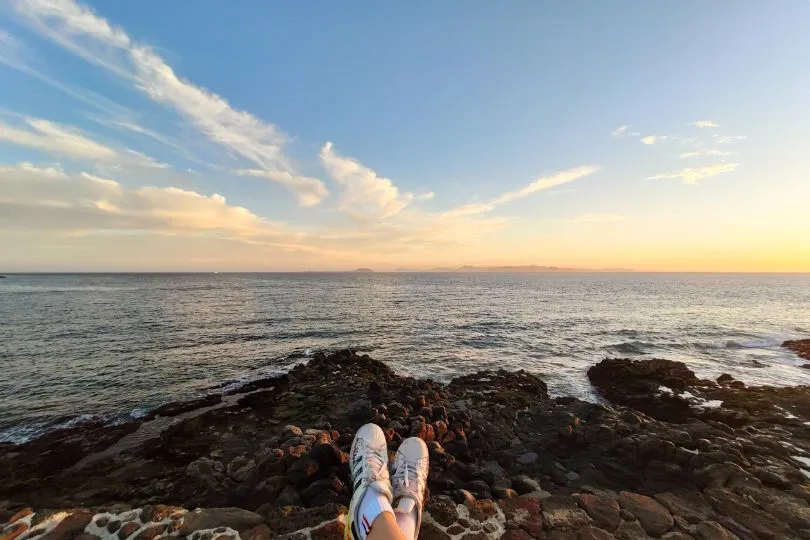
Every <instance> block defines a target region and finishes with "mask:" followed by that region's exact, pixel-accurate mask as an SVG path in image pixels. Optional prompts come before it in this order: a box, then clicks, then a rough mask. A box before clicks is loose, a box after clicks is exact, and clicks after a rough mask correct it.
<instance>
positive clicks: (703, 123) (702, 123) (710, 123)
mask: <svg viewBox="0 0 810 540" xmlns="http://www.w3.org/2000/svg"><path fill="white" fill-rule="evenodd" d="M688 125H690V126H693V127H696V128H701V129H706V128H716V127H719V126H718V125H717V122H715V121H714V120H695V121H694V122H689V124H688Z"/></svg>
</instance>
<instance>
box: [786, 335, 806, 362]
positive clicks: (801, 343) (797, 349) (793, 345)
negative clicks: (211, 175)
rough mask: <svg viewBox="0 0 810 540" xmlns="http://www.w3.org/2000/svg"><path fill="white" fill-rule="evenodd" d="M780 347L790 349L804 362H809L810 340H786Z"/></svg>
mask: <svg viewBox="0 0 810 540" xmlns="http://www.w3.org/2000/svg"><path fill="white" fill-rule="evenodd" d="M782 347H785V348H788V349H790V350H791V351H793V352H794V353H796V354H797V355H798V356H799V357H801V358H804V359H805V360H810V339H794V340H788V341H785V342H784V343H782ZM802 367H804V366H802Z"/></svg>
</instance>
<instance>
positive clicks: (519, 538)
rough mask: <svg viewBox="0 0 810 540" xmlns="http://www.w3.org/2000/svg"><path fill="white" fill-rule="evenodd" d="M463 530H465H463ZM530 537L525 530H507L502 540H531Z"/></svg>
mask: <svg viewBox="0 0 810 540" xmlns="http://www.w3.org/2000/svg"><path fill="white" fill-rule="evenodd" d="M462 530H463V529H462ZM531 539H532V536H530V535H529V534H528V533H527V532H526V531H524V530H523V529H506V532H504V533H503V535H502V536H501V540H531Z"/></svg>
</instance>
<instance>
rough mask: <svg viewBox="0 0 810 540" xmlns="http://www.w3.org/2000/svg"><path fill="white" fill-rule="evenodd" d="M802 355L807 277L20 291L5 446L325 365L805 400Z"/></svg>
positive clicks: (451, 278)
mask: <svg viewBox="0 0 810 540" xmlns="http://www.w3.org/2000/svg"><path fill="white" fill-rule="evenodd" d="M806 337H810V275H808V274H666V273H654V274H653V273H650V274H647V273H562V272H559V273H513V274H510V273H452V272H443V273H404V272H402V273H380V272H352V273H256V274H243V273H238V274H230V273H210V274H50V275H46V274H30V275H19V274H12V275H7V278H6V279H0V442H13V443H20V442H24V441H26V440H30V439H32V438H35V437H37V436H40V435H41V434H43V433H46V432H47V431H49V430H53V429H57V428H60V427H65V426H71V425H77V424H80V423H82V422H88V421H97V420H99V419H101V420H104V421H109V422H112V423H115V422H122V421H125V420H127V419H130V418H137V417H139V416H143V415H145V414H146V413H147V412H148V411H149V410H150V409H152V408H154V407H157V406H159V405H161V404H164V403H167V402H171V401H177V400H180V399H186V398H192V397H197V396H200V395H204V394H208V393H212V392H224V391H227V390H229V389H231V388H235V387H237V386H239V385H241V384H244V383H245V382H247V381H250V380H252V379H255V378H260V377H265V376H268V375H272V374H279V373H283V372H285V371H287V370H289V369H290V368H291V367H292V366H294V365H296V364H298V363H302V362H306V361H307V359H308V358H309V357H311V356H312V355H313V354H314V353H316V352H318V351H331V350H336V349H343V348H351V349H355V350H357V351H360V352H363V353H368V354H370V355H371V356H372V357H374V358H376V359H378V360H382V361H384V362H387V363H388V364H390V365H391V366H392V367H393V368H394V369H395V370H396V371H398V372H400V373H402V374H406V375H413V376H417V377H425V378H432V379H435V380H441V381H447V380H450V379H452V378H453V377H454V376H457V375H461V374H466V373H472V372H475V371H479V370H483V369H506V370H518V369H525V370H527V371H530V372H532V373H536V374H538V375H539V376H541V377H542V378H543V379H544V380H545V381H546V382H547V383H548V385H549V388H550V391H551V393H552V394H554V395H573V396H577V397H580V398H583V399H588V400H598V399H599V398H598V396H597V395H596V394H595V393H594V391H593V390H592V388H591V387H590V385H589V384H588V380H587V376H586V371H587V369H588V367H589V366H591V365H593V364H595V363H597V362H599V361H600V360H602V359H604V358H607V357H626V358H634V359H642V358H652V357H658V358H668V359H671V360H680V361H683V362H686V363H687V364H688V365H689V366H690V367H691V368H692V369H693V370H694V371H695V372H697V373H698V374H699V375H701V376H706V377H716V376H717V375H719V374H720V373H730V374H732V375H733V376H734V377H736V378H738V379H740V380H742V381H745V382H746V383H749V384H770V385H796V384H810V370H808V369H805V368H802V367H801V365H802V364H804V363H805V361H803V360H801V359H800V358H798V357H797V356H795V355H794V354H792V353H791V352H789V351H787V350H785V349H783V348H782V347H780V344H781V343H782V342H783V341H784V340H786V339H794V338H806ZM323 376H324V377H329V374H328V373H324V375H323Z"/></svg>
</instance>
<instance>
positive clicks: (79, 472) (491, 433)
mask: <svg viewBox="0 0 810 540" xmlns="http://www.w3.org/2000/svg"><path fill="white" fill-rule="evenodd" d="M803 343H807V341H806V340H805V341H804V342H803ZM588 376H589V378H590V381H591V383H592V384H593V386H594V388H595V389H596V390H597V391H598V392H599V394H600V395H601V397H602V398H603V399H604V400H605V402H604V403H602V404H597V403H589V402H585V401H582V400H579V399H577V398H571V397H557V398H552V397H550V396H549V394H548V389H547V386H546V384H545V383H544V382H543V381H542V380H541V379H540V378H538V377H537V376H535V375H531V374H529V373H527V372H525V371H518V372H506V371H485V372H480V373H477V374H471V375H466V376H462V377H457V378H455V379H453V380H452V381H450V382H449V383H446V384H445V383H437V382H435V381H431V380H429V379H413V378H410V377H404V376H400V375H398V374H396V373H395V372H394V371H393V370H392V369H391V368H390V367H389V366H387V365H386V364H383V363H381V362H378V361H375V360H372V359H371V358H369V357H368V356H359V355H357V354H355V353H352V352H349V351H342V352H337V353H334V354H331V355H328V356H327V355H324V354H316V355H315V356H314V357H313V358H312V359H311V361H310V362H309V363H308V364H306V365H299V366H296V367H295V368H293V369H292V370H291V371H290V372H289V373H287V374H285V375H280V376H277V377H274V378H267V379H263V380H261V381H253V382H251V383H248V384H247V385H246V386H247V388H245V387H243V388H244V391H243V392H233V393H231V394H230V395H229V396H227V398H223V397H220V398H219V399H218V400H217V399H215V398H210V399H209V400H208V401H202V400H196V401H195V402H183V403H173V404H167V405H165V406H163V407H162V413H161V414H157V413H153V414H152V415H150V417H149V418H148V419H140V420H133V421H132V422H129V423H126V424H122V425H119V426H103V425H91V426H81V427H74V428H69V429H66V430H63V431H61V432H58V433H56V432H54V433H51V434H49V435H46V436H44V437H41V438H38V439H36V440H34V441H31V442H29V443H26V444H23V445H10V444H0V480H1V481H0V501H2V502H0V518H2V519H0V521H12V522H14V523H10V524H9V527H11V529H8V530H12V529H13V528H14V527H17V528H19V529H20V531H22V532H21V533H20V534H21V535H22V534H23V533H25V534H26V535H27V536H25V537H22V536H20V540H27V539H29V538H34V537H36V536H37V535H36V534H33V532H26V531H30V529H36V528H37V526H38V525H35V524H33V521H32V520H31V519H28V518H27V517H25V516H23V517H19V516H16V519H12V518H14V517H15V516H14V515H13V514H17V513H19V512H20V511H23V510H24V508H26V507H30V508H31V512H35V513H36V515H39V516H40V517H42V516H51V517H52V516H54V515H56V514H54V513H53V512H54V511H55V510H59V509H70V510H69V511H68V512H66V516H63V517H62V518H61V519H62V520H64V519H70V518H71V516H73V515H76V514H77V513H78V514H80V515H81V516H83V517H82V518H81V521H79V523H84V520H85V518H86V519H87V520H88V521H87V522H86V523H84V525H82V527H81V531H79V530H78V529H76V530H75V531H74V533H75V534H73V533H71V534H73V536H70V535H67V536H70V538H69V539H68V540H72V538H73V537H75V536H76V535H77V534H79V533H83V534H92V535H93V536H97V537H99V538H101V537H105V534H107V533H103V532H102V530H107V529H106V528H104V527H103V526H101V527H99V526H98V525H97V521H103V519H106V520H107V522H110V521H111V520H112V517H114V516H119V517H120V516H125V515H126V516H129V514H127V512H130V513H132V512H133V509H140V510H138V512H140V513H138V512H136V513H135V514H132V516H135V515H136V514H137V515H140V516H141V518H138V519H140V521H138V520H135V519H134V517H132V516H130V518H131V519H130V521H131V522H132V523H133V524H132V525H131V526H130V527H129V529H128V530H129V533H128V534H127V535H124V536H121V535H120V534H119V530H118V529H116V531H115V534H112V533H110V534H109V535H108V536H110V537H112V536H115V537H116V538H118V539H119V540H126V539H128V538H132V539H133V540H134V539H135V538H136V537H137V538H139V540H141V539H142V537H140V536H139V535H140V534H141V533H143V532H144V531H145V530H146V529H148V528H150V527H151V528H155V527H156V528H161V527H162V530H161V532H160V533H155V534H156V535H163V536H191V535H190V534H189V533H190V532H193V531H191V530H189V527H191V525H189V524H188V523H191V524H193V525H194V527H195V528H194V529H193V530H194V531H202V530H207V528H206V527H203V526H202V525H206V524H208V525H211V524H214V523H213V522H215V521H216V523H215V525H216V527H209V528H210V529H211V530H214V529H216V528H217V527H220V526H222V527H229V529H228V531H230V532H228V533H227V534H226V536H228V535H230V536H233V537H234V538H235V537H236V536H239V537H240V538H272V537H289V536H285V535H289V534H291V533H293V532H295V531H299V532H300V531H302V530H305V531H307V532H306V533H305V534H304V535H303V536H300V537H302V538H304V537H307V538H310V537H311V538H315V536H316V535H315V534H314V530H318V531H321V529H323V530H322V531H321V532H322V533H323V535H318V537H319V538H321V537H323V538H337V537H338V533H340V534H342V524H341V522H340V521H339V518H340V516H341V515H342V514H341V512H344V511H345V510H344V509H343V508H344V507H345V505H346V504H347V503H348V496H349V493H350V490H349V487H347V485H346V484H347V481H348V478H347V473H348V467H347V466H346V462H345V459H346V451H347V450H348V445H349V444H350V443H351V437H352V435H353V433H354V430H356V429H357V428H358V427H359V426H360V425H362V424H363V423H365V422H367V421H373V422H376V423H378V424H379V425H381V426H382V427H383V428H384V430H385V431H386V436H387V438H388V439H389V441H390V442H389V447H390V449H391V450H394V449H395V448H396V446H397V445H398V443H399V441H401V440H402V438H404V437H406V436H410V435H415V436H420V437H422V438H424V439H425V440H426V441H427V442H428V445H429V447H430V450H431V471H430V476H429V486H430V491H431V495H432V496H431V500H430V502H429V503H428V507H427V514H426V515H427V516H428V517H427V518H426V521H425V524H426V525H425V527H426V528H425V529H423V537H425V538H441V539H445V538H461V537H462V536H464V535H465V534H472V535H473V536H470V538H484V537H486V538H496V537H498V536H499V535H503V536H504V537H507V536H508V537H509V538H526V537H535V538H542V537H548V538H612V537H617V538H647V537H661V536H663V535H669V536H667V538H731V536H717V535H715V536H706V535H705V534H703V533H700V531H703V532H705V531H714V532H715V533H717V534H720V533H723V534H725V533H728V532H729V531H731V532H733V533H734V534H736V535H737V536H738V537H740V538H749V537H750V538H754V537H765V538H767V537H773V538H794V537H800V535H802V537H803V535H804V531H805V530H808V531H810V507H808V506H807V501H810V483H808V478H810V388H808V387H784V388H773V387H748V386H746V385H745V384H744V383H742V382H741V381H736V380H734V379H733V378H732V377H730V376H721V377H720V378H719V379H718V381H709V380H703V379H699V378H698V377H697V376H695V375H694V373H693V372H692V371H690V370H689V369H688V368H687V366H686V365H685V364H682V363H680V362H671V361H667V360H640V361H630V360H626V359H608V360H603V361H602V362H600V363H599V364H597V365H596V366H593V367H592V368H591V369H590V370H589V373H588ZM251 385H252V386H251ZM141 430H144V432H142V433H141V435H140V436H138V435H137V434H138V432H139V431H141ZM752 501H753V502H752ZM161 504H167V505H170V506H169V507H166V508H172V510H171V511H169V510H166V511H165V512H168V514H167V515H166V516H163V517H162V518H161V519H156V518H157V517H160V516H156V515H153V514H154V508H156V507H155V506H154V505H161ZM195 507H200V508H202V509H203V510H201V511H200V512H201V515H202V516H203V517H205V516H208V518H210V519H209V521H207V522H205V523H203V522H202V521H199V520H198V521H195V519H196V518H192V517H191V516H193V515H196V514H194V513H193V512H192V513H188V512H187V511H190V510H192V509H193V508H195ZM231 507H233V508H239V509H241V510H240V512H239V513H238V514H239V516H241V517H239V519H237V518H236V517H235V514H234V513H233V512H231V513H230V514H227V515H226V513H225V514H224V513H223V512H222V510H223V509H224V508H231ZM146 508H148V509H149V510H148V511H145V510H144V509H146ZM77 509H80V510H77ZM49 512H50V513H49ZM71 512H72V513H71ZM23 513H25V512H23ZM158 513H160V512H158ZM169 514H171V516H174V521H172V520H171V519H170V518H171V516H169ZM161 515H162V514H161ZM26 516H29V517H30V515H29V514H26ZM104 516H106V517H104ZM146 518H150V519H146ZM151 518H155V519H151ZM26 519H28V522H26V521H25V520H26ZM32 519H33V520H34V521H36V520H37V519H39V518H36V517H35V518H32ZM43 519H45V521H47V520H48V519H51V518H43ZM75 519H77V520H78V518H75ZM133 520H134V521H133ZM161 520H163V521H161ZM167 520H168V521H167ZM217 520H219V521H217ZM240 520H241V521H240ZM118 521H120V519H119V520H118ZM169 521H171V523H179V525H177V530H176V531H172V530H169V529H170V527H169V525H170V523H169ZM203 521H204V520H203ZM18 522H19V523H18ZM107 522H105V523H107ZM136 522H137V523H136ZM187 522H188V523H187ZM248 525H249V526H248ZM49 526H50V525H49ZM61 526H63V525H62V521H59V523H55V524H53V527H54V528H58V527H61ZM133 527H135V528H134V529H133ZM184 527H185V528H184ZM257 527H258V530H254V529H256V528H257ZM291 527H295V528H291ZM476 527H478V529H477V530H476V529H475V528H476ZM46 528H47V527H46ZM22 529H25V531H23V530H22ZM338 529H340V531H338ZM54 530H56V529H54ZM71 530H73V529H71ZM155 530H156V529H155ZM181 530H182V531H185V532H184V533H183V534H180V533H179V532H178V531H181ZM223 530H224V529H223ZM718 531H719V532H718ZM723 531H725V532H723ZM41 532H45V529H42V531H41ZM108 532H109V531H108ZM462 533H463V534H462ZM479 533H480V534H482V535H483V536H478V537H476V536H475V534H479ZM558 533H559V534H558ZM563 533H564V534H567V535H568V536H564V535H563V536H560V535H562V534H563ZM569 533H570V534H569ZM212 534H213V533H212ZM221 534H225V533H221ZM302 534H303V533H302ZM633 534H635V536H633ZM707 534H708V533H707ZM572 535H573V536H572ZM587 535H590V536H587ZM605 535H607V536H605ZM678 535H680V536H678ZM67 536H65V537H64V538H67ZM198 536H201V535H198ZM214 536H215V535H214ZM60 538H61V537H60ZM83 540H93V539H90V538H84V539H83ZM222 540H226V539H224V538H223V539H222Z"/></svg>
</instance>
